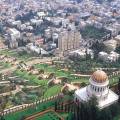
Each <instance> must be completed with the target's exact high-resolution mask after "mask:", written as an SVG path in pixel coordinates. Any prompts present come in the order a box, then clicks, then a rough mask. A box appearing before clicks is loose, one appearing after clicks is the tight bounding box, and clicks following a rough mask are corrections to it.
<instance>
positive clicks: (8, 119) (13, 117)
mask: <svg viewBox="0 0 120 120" xmlns="http://www.w3.org/2000/svg"><path fill="white" fill-rule="evenodd" d="M54 103H55V102H54V101H49V102H45V103H41V104H39V105H37V107H36V108H35V107H32V108H28V109H25V110H22V111H19V112H15V113H12V114H9V115H7V116H5V120H19V119H20V118H21V117H22V116H30V115H32V114H35V113H38V112H41V111H43V110H45V109H47V108H49V107H52V106H54Z"/></svg>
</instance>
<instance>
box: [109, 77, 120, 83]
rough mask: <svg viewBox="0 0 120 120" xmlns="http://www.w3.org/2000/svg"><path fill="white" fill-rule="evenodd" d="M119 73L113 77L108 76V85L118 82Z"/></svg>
mask: <svg viewBox="0 0 120 120" xmlns="http://www.w3.org/2000/svg"><path fill="white" fill-rule="evenodd" d="M119 77H120V76H119V75H117V76H114V77H112V78H110V79H109V81H110V85H113V84H116V83H118V81H119Z"/></svg>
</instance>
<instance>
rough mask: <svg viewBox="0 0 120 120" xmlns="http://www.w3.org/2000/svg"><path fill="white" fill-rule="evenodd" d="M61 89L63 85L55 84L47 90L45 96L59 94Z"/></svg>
mask: <svg viewBox="0 0 120 120" xmlns="http://www.w3.org/2000/svg"><path fill="white" fill-rule="evenodd" d="M60 91H61V85H55V86H53V87H50V88H48V89H47V91H46V92H45V94H44V97H45V98H47V97H50V96H53V95H57V94H58V93H60Z"/></svg>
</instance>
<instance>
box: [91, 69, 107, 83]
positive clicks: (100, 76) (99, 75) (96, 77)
mask: <svg viewBox="0 0 120 120" xmlns="http://www.w3.org/2000/svg"><path fill="white" fill-rule="evenodd" d="M91 78H92V80H93V81H95V82H97V83H102V82H105V81H106V80H107V79H108V76H107V74H106V73H105V72H104V71H102V70H97V71H95V72H94V73H93V75H92V76H91Z"/></svg>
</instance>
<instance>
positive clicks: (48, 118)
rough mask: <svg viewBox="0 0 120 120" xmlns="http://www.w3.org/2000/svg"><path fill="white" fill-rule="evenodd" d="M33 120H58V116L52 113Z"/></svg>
mask: <svg viewBox="0 0 120 120" xmlns="http://www.w3.org/2000/svg"><path fill="white" fill-rule="evenodd" d="M35 120H59V118H58V116H57V115H56V114H55V113H53V112H48V113H46V114H44V115H42V116H40V117H38V118H36V119H35Z"/></svg>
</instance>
